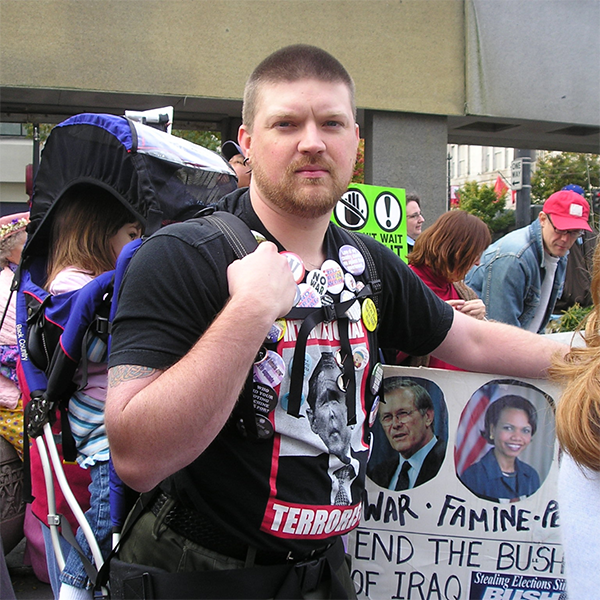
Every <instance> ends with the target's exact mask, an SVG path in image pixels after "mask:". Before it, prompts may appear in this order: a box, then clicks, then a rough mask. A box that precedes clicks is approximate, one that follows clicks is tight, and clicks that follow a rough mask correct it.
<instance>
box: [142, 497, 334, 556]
mask: <svg viewBox="0 0 600 600" xmlns="http://www.w3.org/2000/svg"><path fill="white" fill-rule="evenodd" d="M170 500H171V497H170V496H169V495H168V494H166V493H164V492H160V493H159V494H158V496H157V497H156V498H155V499H154V500H153V501H152V502H151V503H150V505H149V506H148V508H149V510H150V511H151V512H152V514H153V515H155V516H157V517H158V516H159V515H160V513H161V509H162V508H163V507H164V506H165V504H166V503H167V501H170ZM162 524H163V525H165V526H167V527H168V528H169V529H171V530H172V531H174V532H175V533H177V534H179V535H181V536H183V537H185V538H186V539H188V540H190V541H191V542H194V543H195V544H198V545H199V546H202V547H203V548H206V549H208V550H212V551H213V552H217V553H218V554H222V555H224V556H228V557H230V558H235V559H238V560H242V561H247V559H248V556H249V553H250V554H251V555H254V559H253V561H252V562H253V563H254V564H257V565H278V564H285V563H290V562H301V561H306V560H311V559H314V558H318V557H319V556H321V555H322V554H323V553H324V552H326V551H327V550H328V549H329V548H330V547H331V546H332V544H328V545H327V546H322V547H321V548H317V549H315V550H313V551H312V552H310V553H308V554H306V555H303V556H295V555H293V554H292V553H291V552H276V551H270V550H260V549H255V548H253V547H251V546H249V545H248V544H245V543H244V542H243V541H242V540H240V539H239V538H237V537H235V536H233V535H231V534H230V533H229V532H228V531H226V530H225V529H223V528H222V527H220V526H219V525H217V524H216V523H215V522H214V521H212V520H211V519H209V518H207V517H206V516H205V515H203V514H202V513H199V512H198V511H196V510H194V509H192V508H187V507H185V506H183V505H182V504H181V503H180V502H175V503H174V504H173V506H172V507H171V508H170V509H168V512H167V514H166V515H165V516H164V518H163V520H162ZM342 555H343V552H342Z"/></svg>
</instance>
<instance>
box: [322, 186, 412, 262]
mask: <svg viewBox="0 0 600 600" xmlns="http://www.w3.org/2000/svg"><path fill="white" fill-rule="evenodd" d="M331 218H332V221H333V222H334V223H337V224H338V225H339V226H340V227H343V228H344V229H350V230H352V231H357V232H359V233H364V234H365V235H369V236H371V237H372V238H373V239H375V240H377V241H378V242H380V243H382V244H383V245H384V246H387V247H388V248H389V249H390V250H392V252H395V253H396V254H397V255H398V256H399V257H400V258H401V259H402V260H404V261H406V254H407V247H406V194H405V191H404V190H403V189H400V188H390V187H381V186H377V185H366V184H359V183H352V184H350V187H349V188H348V190H347V191H346V193H345V194H344V195H343V196H342V198H341V199H340V201H339V202H338V203H337V205H336V207H335V209H334V211H333V215H332V217H331Z"/></svg>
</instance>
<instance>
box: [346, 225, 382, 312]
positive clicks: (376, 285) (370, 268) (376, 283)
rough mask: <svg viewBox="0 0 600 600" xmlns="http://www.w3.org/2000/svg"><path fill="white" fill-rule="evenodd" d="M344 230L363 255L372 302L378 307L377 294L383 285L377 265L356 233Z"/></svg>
mask: <svg viewBox="0 0 600 600" xmlns="http://www.w3.org/2000/svg"><path fill="white" fill-rule="evenodd" d="M344 231H345V232H346V233H348V234H349V235H350V237H351V238H352V240H353V241H354V242H355V243H356V245H357V246H358V248H359V250H360V251H361V252H362V254H363V256H364V257H365V263H366V265H367V272H368V275H369V283H370V284H371V290H372V292H373V302H375V306H376V307H377V308H378V309H379V294H380V293H381V290H382V288H383V286H382V283H381V279H380V278H379V275H378V273H377V267H376V266H375V261H374V260H373V255H372V254H371V251H370V250H369V248H367V245H366V244H365V243H364V242H363V240H362V239H361V237H360V236H359V235H358V234H357V233H355V232H354V231H350V230H349V229H344Z"/></svg>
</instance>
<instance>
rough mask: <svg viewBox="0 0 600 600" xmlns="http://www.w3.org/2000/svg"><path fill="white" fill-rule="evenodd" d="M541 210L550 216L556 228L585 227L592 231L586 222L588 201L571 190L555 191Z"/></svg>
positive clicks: (588, 211) (588, 210) (588, 214)
mask: <svg viewBox="0 0 600 600" xmlns="http://www.w3.org/2000/svg"><path fill="white" fill-rule="evenodd" d="M542 211H543V212H544V213H546V214H547V215H550V216H551V217H552V224H553V225H554V227H556V229H561V230H562V231H566V230H568V229H587V230H588V231H592V228H591V227H590V225H589V223H588V218H589V216H590V205H589V204H588V201H587V200H586V199H585V198H584V197H583V196H581V195H580V194H577V193H576V192H572V191H571V190H561V191H560V192H555V193H554V194H552V196H550V197H549V198H548V200H546V202H544V207H543V208H542Z"/></svg>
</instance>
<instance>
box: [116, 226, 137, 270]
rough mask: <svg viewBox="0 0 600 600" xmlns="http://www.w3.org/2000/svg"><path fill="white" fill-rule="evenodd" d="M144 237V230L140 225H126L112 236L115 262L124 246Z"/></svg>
mask: <svg viewBox="0 0 600 600" xmlns="http://www.w3.org/2000/svg"><path fill="white" fill-rule="evenodd" d="M141 235H142V228H141V227H140V224H139V223H126V224H125V225H123V227H121V229H119V231H117V233H115V235H113V236H112V238H111V240H110V245H111V247H112V250H113V253H114V255H115V261H116V260H117V258H118V257H119V254H121V250H123V246H125V244H128V243H129V242H131V241H132V240H137V239H138V238H139V237H140V236H141Z"/></svg>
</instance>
